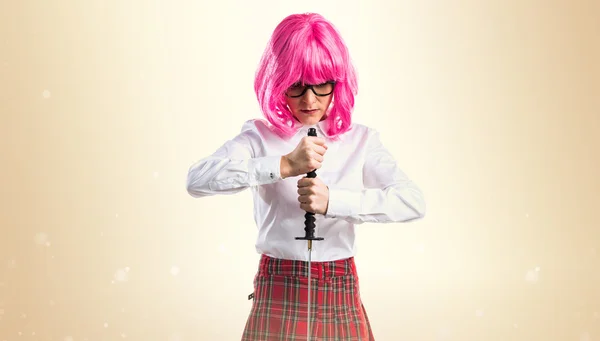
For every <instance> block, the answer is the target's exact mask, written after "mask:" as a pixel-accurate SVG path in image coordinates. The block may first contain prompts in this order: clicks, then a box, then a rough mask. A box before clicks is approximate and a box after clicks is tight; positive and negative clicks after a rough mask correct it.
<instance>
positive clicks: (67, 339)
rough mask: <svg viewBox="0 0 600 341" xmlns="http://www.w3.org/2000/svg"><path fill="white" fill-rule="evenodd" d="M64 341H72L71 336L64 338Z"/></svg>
mask: <svg viewBox="0 0 600 341" xmlns="http://www.w3.org/2000/svg"><path fill="white" fill-rule="evenodd" d="M64 341H73V337H72V336H65V338H64Z"/></svg>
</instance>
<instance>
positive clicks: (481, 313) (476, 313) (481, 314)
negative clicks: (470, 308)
mask: <svg viewBox="0 0 600 341" xmlns="http://www.w3.org/2000/svg"><path fill="white" fill-rule="evenodd" d="M475 315H477V317H481V316H483V309H477V310H476V311H475Z"/></svg>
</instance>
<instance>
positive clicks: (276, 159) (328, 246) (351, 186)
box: [187, 119, 425, 261]
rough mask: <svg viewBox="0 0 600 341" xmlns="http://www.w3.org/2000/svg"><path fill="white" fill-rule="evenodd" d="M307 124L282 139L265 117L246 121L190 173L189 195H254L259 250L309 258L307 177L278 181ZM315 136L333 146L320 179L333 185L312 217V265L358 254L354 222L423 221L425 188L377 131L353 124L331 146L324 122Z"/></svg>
mask: <svg viewBox="0 0 600 341" xmlns="http://www.w3.org/2000/svg"><path fill="white" fill-rule="evenodd" d="M308 128H309V127H308V126H305V127H303V128H302V129H300V130H299V131H298V132H297V133H296V134H295V135H294V136H292V137H291V138H289V139H285V138H281V137H280V136H279V135H277V134H276V133H275V132H274V131H273V130H272V127H270V124H269V123H268V122H267V121H266V120H263V119H253V120H249V121H246V122H245V123H244V125H243V127H242V130H241V133H240V134H238V135H237V136H235V137H234V138H233V139H232V140H229V141H227V142H226V143H224V144H223V145H222V146H221V147H220V148H219V149H218V150H217V151H216V152H215V153H213V154H212V155H210V156H208V157H206V158H203V159H201V160H199V161H197V162H195V163H194V164H192V166H191V167H190V168H189V172H188V177H187V191H188V193H189V194H190V195H191V196H193V197H195V198H200V197H207V196H211V195H216V194H233V193H237V192H240V191H243V190H245V189H248V188H249V189H250V190H251V191H252V195H253V200H254V220H255V222H256V225H257V228H258V236H257V239H256V244H255V247H256V251H257V252H258V253H259V254H266V255H269V256H271V257H276V258H284V259H294V260H308V247H307V241H306V240H296V239H295V238H296V237H300V236H304V234H305V231H304V221H305V218H304V214H305V213H306V212H305V211H304V210H302V209H301V208H300V202H299V201H298V193H297V190H298V187H297V183H298V180H299V179H301V178H303V177H304V176H305V175H299V176H296V177H288V178H286V179H282V178H281V174H280V161H281V156H282V155H286V154H288V153H289V152H291V151H292V150H293V149H294V148H295V147H296V146H297V145H298V143H299V142H300V139H302V137H304V136H307V134H308ZM315 128H317V136H318V137H322V138H325V140H326V145H327V147H328V149H327V151H326V153H325V155H324V160H323V163H322V167H321V168H319V169H318V170H316V173H317V177H318V178H320V179H321V180H322V181H323V182H324V183H325V184H326V185H327V186H328V187H329V207H328V210H327V214H326V215H321V214H315V218H316V221H315V225H316V227H315V236H317V237H323V238H324V240H321V241H313V243H312V260H313V261H332V260H337V259H343V258H348V257H351V256H354V255H355V252H356V248H355V230H354V229H355V225H357V224H362V223H365V222H370V223H392V222H408V221H412V220H415V219H420V218H423V217H424V215H425V201H424V198H423V194H422V192H421V190H420V189H419V188H418V187H417V186H416V185H415V184H414V183H413V182H412V181H411V180H410V179H409V178H408V177H407V176H406V174H404V172H403V171H402V170H400V168H398V166H397V164H396V161H395V160H394V158H393V156H392V155H391V154H390V153H389V152H388V151H387V149H386V148H385V147H384V146H383V145H382V143H381V141H380V139H379V133H378V132H377V131H375V130H374V129H372V128H369V127H367V126H364V125H361V124H357V123H353V125H352V128H351V129H350V130H349V131H347V132H346V133H344V134H343V135H341V136H339V140H338V141H333V140H332V139H330V138H329V136H327V134H326V133H325V132H326V131H327V130H326V122H325V121H321V122H319V123H318V124H317V125H316V126H315Z"/></svg>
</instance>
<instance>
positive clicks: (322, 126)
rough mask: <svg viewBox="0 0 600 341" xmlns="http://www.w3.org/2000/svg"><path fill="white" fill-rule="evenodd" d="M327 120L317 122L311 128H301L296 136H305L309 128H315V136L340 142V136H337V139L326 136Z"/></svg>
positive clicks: (341, 137)
mask: <svg viewBox="0 0 600 341" xmlns="http://www.w3.org/2000/svg"><path fill="white" fill-rule="evenodd" d="M327 122H328V121H327V120H322V121H319V122H318V123H317V124H316V125H313V126H303V127H301V128H300V129H298V132H297V133H296V134H300V133H301V134H304V135H307V134H308V129H309V128H316V129H317V136H321V137H326V138H327V139H329V140H335V139H337V140H342V139H343V136H342V135H338V136H337V137H333V136H332V135H330V134H328V131H329V129H328V128H329V123H327Z"/></svg>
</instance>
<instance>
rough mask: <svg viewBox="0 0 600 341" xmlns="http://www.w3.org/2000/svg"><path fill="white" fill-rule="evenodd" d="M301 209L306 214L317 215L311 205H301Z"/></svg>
mask: <svg viewBox="0 0 600 341" xmlns="http://www.w3.org/2000/svg"><path fill="white" fill-rule="evenodd" d="M300 208H301V209H303V210H304V211H306V212H310V213H315V211H314V210H313V209H312V208H311V207H310V205H309V204H300Z"/></svg>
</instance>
